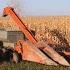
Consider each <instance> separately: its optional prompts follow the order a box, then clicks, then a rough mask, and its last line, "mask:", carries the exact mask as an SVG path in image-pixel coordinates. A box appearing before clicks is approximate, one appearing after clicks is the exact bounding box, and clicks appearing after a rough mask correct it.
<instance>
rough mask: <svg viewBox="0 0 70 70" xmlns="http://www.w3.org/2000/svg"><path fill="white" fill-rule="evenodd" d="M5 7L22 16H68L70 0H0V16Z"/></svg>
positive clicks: (69, 13)
mask: <svg viewBox="0 0 70 70" xmlns="http://www.w3.org/2000/svg"><path fill="white" fill-rule="evenodd" d="M7 6H12V7H14V9H15V10H16V12H17V13H18V14H20V15H23V16H50V15H70V0H0V15H2V13H3V9H4V8H5V7H7Z"/></svg>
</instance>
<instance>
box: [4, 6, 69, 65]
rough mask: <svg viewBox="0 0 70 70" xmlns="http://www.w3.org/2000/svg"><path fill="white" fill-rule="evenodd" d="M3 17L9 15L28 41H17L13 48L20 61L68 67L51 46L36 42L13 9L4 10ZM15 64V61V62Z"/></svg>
mask: <svg viewBox="0 0 70 70" xmlns="http://www.w3.org/2000/svg"><path fill="white" fill-rule="evenodd" d="M3 15H4V16H7V15H9V16H10V17H11V18H12V19H13V21H14V22H15V24H16V26H17V27H19V29H20V30H21V31H22V33H23V34H25V36H26V38H27V39H28V40H26V41H25V40H19V41H18V42H17V43H16V45H15V46H14V48H13V51H14V52H17V53H18V54H21V57H22V60H27V61H33V62H37V63H41V64H46V65H57V64H61V65H66V66H69V63H68V62H67V61H66V59H65V58H64V57H63V56H61V55H60V54H59V53H57V52H56V51H55V50H54V49H53V48H52V47H51V46H49V45H48V44H47V43H46V42H43V41H41V42H40V41H39V42H38V41H37V40H36V39H35V37H34V36H33V35H32V33H31V31H30V30H29V29H28V28H27V27H26V26H25V23H23V22H22V20H21V19H20V18H19V16H18V15H17V14H16V13H15V11H14V9H13V8H11V7H6V8H4V13H3ZM15 57H16V56H15V55H14V54H13V60H14V61H16V60H17V59H15ZM16 62H17V61H16Z"/></svg>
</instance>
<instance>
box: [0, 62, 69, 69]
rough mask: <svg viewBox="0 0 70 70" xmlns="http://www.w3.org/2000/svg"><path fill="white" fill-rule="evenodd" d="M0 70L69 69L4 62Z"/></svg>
mask: <svg viewBox="0 0 70 70" xmlns="http://www.w3.org/2000/svg"><path fill="white" fill-rule="evenodd" d="M0 70H70V67H66V66H61V65H58V66H48V65H42V64H37V63H33V62H27V61H23V62H20V63H17V64H15V63H7V62H4V63H3V64H1V65H0Z"/></svg>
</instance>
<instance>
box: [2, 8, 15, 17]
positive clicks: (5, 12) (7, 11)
mask: <svg viewBox="0 0 70 70" xmlns="http://www.w3.org/2000/svg"><path fill="white" fill-rule="evenodd" d="M11 10H12V11H13V10H14V9H13V8H12V7H6V8H4V11H3V16H4V17H5V16H7V15H8V14H10V11H11Z"/></svg>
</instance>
